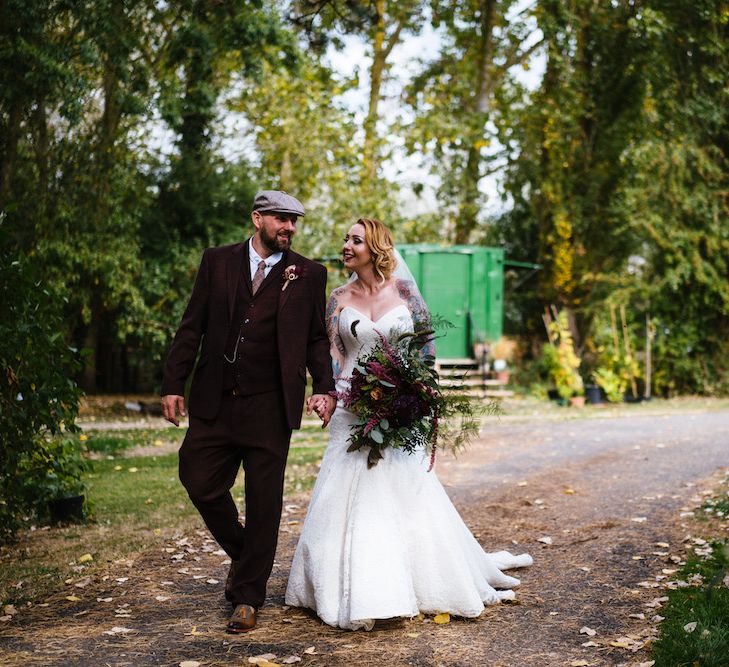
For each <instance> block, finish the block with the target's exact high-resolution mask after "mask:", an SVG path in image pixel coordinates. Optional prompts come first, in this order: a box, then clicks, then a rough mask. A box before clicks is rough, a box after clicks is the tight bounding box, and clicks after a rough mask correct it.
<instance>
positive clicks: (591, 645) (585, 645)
mask: <svg viewBox="0 0 729 667" xmlns="http://www.w3.org/2000/svg"><path fill="white" fill-rule="evenodd" d="M580 646H584V647H585V648H594V647H595V646H600V644H597V643H596V642H593V641H589V642H584V643H583V644H580Z"/></svg>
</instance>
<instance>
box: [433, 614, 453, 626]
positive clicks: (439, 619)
mask: <svg viewBox="0 0 729 667" xmlns="http://www.w3.org/2000/svg"><path fill="white" fill-rule="evenodd" d="M433 622H434V623H437V624H438V625H445V624H446V623H450V622H451V615H450V614H436V615H435V616H433Z"/></svg>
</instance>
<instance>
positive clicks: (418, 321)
mask: <svg viewBox="0 0 729 667" xmlns="http://www.w3.org/2000/svg"><path fill="white" fill-rule="evenodd" d="M396 284H397V293H398V294H399V295H400V298H401V299H402V300H403V301H404V302H405V303H406V304H407V307H408V309H409V310H410V315H411V317H412V318H413V325H414V326H415V331H428V330H429V329H432V328H433V322H432V320H431V318H430V311H429V310H428V306H426V305H425V301H423V297H421V296H420V292H419V291H418V288H417V286H416V285H415V283H413V282H412V281H411V280H398V281H397V283H396ZM421 352H422V354H423V355H426V354H428V355H431V356H435V339H434V337H433V336H431V337H430V338H429V339H428V342H427V343H426V344H425V345H424V346H423V348H422V350H421Z"/></svg>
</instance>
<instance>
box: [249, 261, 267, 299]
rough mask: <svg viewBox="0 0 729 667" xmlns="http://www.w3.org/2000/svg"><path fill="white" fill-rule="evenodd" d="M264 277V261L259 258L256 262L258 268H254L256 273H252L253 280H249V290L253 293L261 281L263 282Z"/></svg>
mask: <svg viewBox="0 0 729 667" xmlns="http://www.w3.org/2000/svg"><path fill="white" fill-rule="evenodd" d="M265 277H266V262H264V261H263V260H261V261H260V262H258V268H257V269H256V273H255V274H254V275H253V281H252V282H251V291H252V292H253V294H254V295H255V293H256V292H257V291H258V288H259V287H260V286H261V283H262V282H263V279H264V278H265Z"/></svg>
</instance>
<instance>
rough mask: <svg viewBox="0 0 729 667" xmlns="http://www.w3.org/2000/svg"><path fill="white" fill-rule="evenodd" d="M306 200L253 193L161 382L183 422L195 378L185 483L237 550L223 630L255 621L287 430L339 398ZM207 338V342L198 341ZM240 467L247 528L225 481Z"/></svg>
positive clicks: (208, 266) (211, 253) (202, 285)
mask: <svg viewBox="0 0 729 667" xmlns="http://www.w3.org/2000/svg"><path fill="white" fill-rule="evenodd" d="M303 215H304V207H303V206H302V205H301V202H299V201H298V200H297V199H295V198H294V197H292V196H291V195H288V194H286V193H285V192H279V191H276V190H263V191H261V192H259V193H258V194H257V195H256V197H255V199H254V200H253V213H252V214H251V217H252V220H253V226H254V228H255V231H254V233H253V236H252V237H251V238H250V239H249V240H248V241H246V242H245V243H236V244H233V245H228V246H221V247H218V248H208V249H207V250H206V251H205V252H204V253H203V257H202V262H201V263H200V268H199V270H198V273H197V278H196V280H195V286H194V287H193V290H192V296H191V297H190V301H189V303H188V305H187V309H186V310H185V314H184V315H183V317H182V321H181V322H180V326H179V329H178V330H177V334H176V335H175V339H174V341H173V343H172V347H171V349H170V352H169V355H168V357H167V362H166V364H165V367H164V374H163V380H162V392H161V393H162V410H163V413H164V416H165V419H167V420H168V421H170V422H172V423H173V424H175V426H179V420H178V414H181V415H183V416H184V415H185V414H186V412H185V400H184V398H183V394H184V389H185V382H186V380H187V378H188V376H189V375H190V373H191V372H192V370H193V367H194V366H195V360H196V358H197V354H198V348H200V356H199V358H198V359H197V367H196V368H195V373H194V375H193V379H192V385H191V387H190V397H189V408H190V426H189V429H188V431H187V435H186V436H185V439H184V441H183V443H182V447H181V448H180V480H181V481H182V484H183V485H184V486H185V489H186V490H187V492H188V494H189V496H190V499H191V500H192V502H193V504H194V505H195V507H196V508H197V510H198V511H199V512H200V514H201V515H202V518H203V520H204V521H205V523H206V525H207V527H208V528H209V530H210V532H211V533H212V534H213V537H215V539H216V540H217V542H218V544H220V546H221V547H222V548H223V549H224V550H225V551H226V553H227V554H228V555H229V556H230V558H231V561H232V562H231V566H230V572H229V573H228V580H227V582H226V585H225V596H226V598H228V600H230V601H231V602H232V603H233V606H234V608H235V610H234V612H233V615H232V616H231V618H230V621H229V623H228V628H227V629H228V632H233V633H239V632H246V631H248V630H252V629H253V628H254V627H255V624H256V613H257V610H258V608H259V607H260V606H261V605H262V604H263V601H264V599H265V597H266V582H267V580H268V577H269V575H270V574H271V569H272V567H273V558H274V554H275V551H276V542H277V539H278V526H279V521H280V518H281V506H282V498H283V482H284V469H285V467H286V457H287V454H288V449H289V441H290V439H291V430H292V429H295V428H299V426H300V425H301V413H302V408H303V403H304V391H305V389H306V369H307V368H308V369H309V372H310V374H311V376H312V378H313V395H312V396H311V397H310V398H309V400H308V401H307V405H306V407H307V414H311V412H312V410H314V411H316V413H317V414H318V415H319V417H320V418H321V419H322V421H323V425H324V426H326V425H327V423H328V422H329V418H330V417H331V414H332V412H333V411H334V407H335V402H334V399H333V398H332V397H331V396H330V395H329V392H330V391H331V390H333V389H334V381H333V379H332V367H331V358H330V356H329V341H328V339H327V333H326V326H325V322H324V310H325V287H326V280H327V276H326V269H325V268H324V267H323V266H321V265H319V264H316V263H315V262H312V261H311V260H309V259H307V258H305V257H302V256H301V255H299V254H297V253H295V252H293V251H292V250H291V239H292V238H293V236H294V234H295V233H296V222H297V219H298V218H299V217H301V216H303ZM201 343H202V345H201ZM241 464H242V465H243V470H244V471H245V526H243V525H241V523H240V521H239V520H238V509H237V508H236V506H235V503H234V502H233V498H232V496H231V494H230V489H231V487H232V486H233V483H234V482H235V478H236V475H237V473H238V470H239V468H240V466H241Z"/></svg>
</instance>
